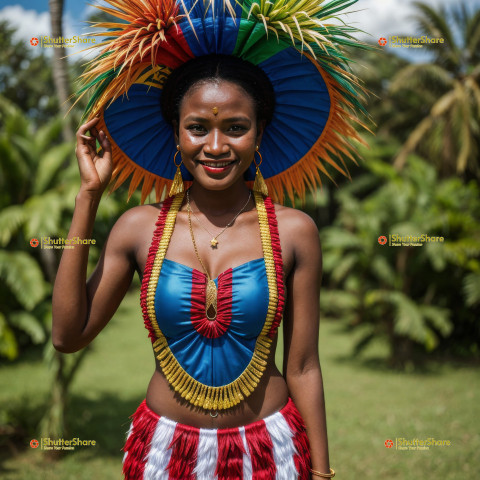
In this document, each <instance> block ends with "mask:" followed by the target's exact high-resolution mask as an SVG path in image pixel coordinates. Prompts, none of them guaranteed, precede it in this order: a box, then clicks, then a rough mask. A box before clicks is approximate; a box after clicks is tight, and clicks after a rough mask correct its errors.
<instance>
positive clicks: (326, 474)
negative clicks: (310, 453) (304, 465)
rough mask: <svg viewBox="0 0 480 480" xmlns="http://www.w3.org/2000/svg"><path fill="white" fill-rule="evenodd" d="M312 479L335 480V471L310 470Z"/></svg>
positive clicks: (331, 469) (330, 469) (328, 469)
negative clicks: (326, 479)
mask: <svg viewBox="0 0 480 480" xmlns="http://www.w3.org/2000/svg"><path fill="white" fill-rule="evenodd" d="M310 474H311V478H312V479H316V478H333V477H334V476H335V470H334V469H333V468H327V469H323V470H315V469H313V468H311V469H310Z"/></svg>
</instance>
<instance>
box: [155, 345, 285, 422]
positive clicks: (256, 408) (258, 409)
mask: <svg viewBox="0 0 480 480" xmlns="http://www.w3.org/2000/svg"><path fill="white" fill-rule="evenodd" d="M275 346H276V341H275V342H274V343H273V344H272V351H271V353H270V356H269V359H268V362H267V367H266V369H265V371H264V373H263V376H262V378H261V380H260V383H259V384H258V386H257V387H256V388H255V390H254V391H253V392H252V393H251V394H250V396H248V397H246V398H245V399H244V400H243V401H241V402H240V403H239V404H238V405H235V406H234V407H232V408H229V409H227V410H217V411H215V410H205V409H203V408H199V407H195V406H194V405H192V404H190V403H189V402H188V401H186V400H184V399H183V398H181V396H180V395H179V394H178V393H176V392H175V390H174V389H173V388H172V387H171V386H170V385H169V383H168V381H167V379H166V378H165V376H164V375H163V373H162V371H161V368H160V366H159V365H158V362H157V369H156V370H155V372H154V374H153V376H152V378H151V380H150V383H149V385H148V390H147V397H146V402H147V405H148V407H149V408H150V409H151V410H153V411H154V412H155V413H156V414H157V415H160V416H165V417H167V418H169V419H171V420H174V421H176V422H179V423H183V424H186V425H190V426H192V427H197V428H234V427H239V426H242V425H247V424H249V423H252V422H255V421H257V420H261V419H263V418H265V417H268V416H269V415H271V414H273V413H275V412H278V411H279V410H281V409H282V408H283V407H284V406H285V405H286V403H287V401H288V389H287V384H286V382H285V379H284V378H283V376H282V374H281V373H280V371H279V370H278V368H277V367H276V365H275V361H274V358H275V353H274V352H275ZM217 413H218V415H217Z"/></svg>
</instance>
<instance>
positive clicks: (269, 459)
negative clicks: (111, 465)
mask: <svg viewBox="0 0 480 480" xmlns="http://www.w3.org/2000/svg"><path fill="white" fill-rule="evenodd" d="M131 418H132V423H131V426H130V430H129V432H128V437H127V441H126V443H125V446H124V448H123V451H124V452H125V455H124V457H123V473H124V475H125V479H126V480H140V479H148V480H151V479H152V480H153V479H155V480H309V479H310V473H309V469H310V466H311V463H310V450H309V443H308V438H307V434H306V432H305V424H304V422H303V419H302V417H301V415H300V413H299V411H298V410H297V408H296V407H295V404H294V403H293V400H292V399H291V398H289V400H288V403H287V404H286V405H285V407H283V408H282V409H281V410H280V411H278V412H276V413H274V414H272V415H269V416H268V417H266V418H264V419H263V420H258V421H256V422H254V423H251V424H249V425H246V426H243V427H238V428H224V429H214V428H195V427H191V426H189V425H183V424H181V423H177V422H175V421H173V420H170V419H168V418H166V417H160V416H159V415H157V414H156V413H155V412H153V411H152V410H150V408H149V407H148V406H147V404H146V402H145V400H144V401H143V402H142V403H141V404H140V406H139V407H138V409H137V411H136V412H135V413H134V414H133V415H132V417H131Z"/></svg>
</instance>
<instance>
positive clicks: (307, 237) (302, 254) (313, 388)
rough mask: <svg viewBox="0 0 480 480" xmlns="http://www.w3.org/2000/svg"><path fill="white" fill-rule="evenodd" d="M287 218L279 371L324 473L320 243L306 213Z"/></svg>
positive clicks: (314, 460) (315, 462)
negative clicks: (290, 262)
mask: <svg viewBox="0 0 480 480" xmlns="http://www.w3.org/2000/svg"><path fill="white" fill-rule="evenodd" d="M290 223H291V224H290V228H289V230H290V231H292V232H295V242H294V243H293V244H294V256H295V263H294V266H293V269H292V272H291V273H290V275H289V276H288V279H287V302H286V310H285V315H284V344H285V346H284V368H283V372H284V376H285V379H286V382H287V385H288V389H289V391H290V395H291V397H292V398H293V401H294V402H295V404H296V405H297V407H298V410H299V411H300V413H301V415H302V417H303V419H304V421H305V425H306V427H307V435H308V439H309V441H310V449H311V458H312V468H313V469H314V470H317V471H320V472H324V473H328V472H329V468H330V464H329V455H328V439H327V425H326V416H325V399H324V392H323V380H322V372H321V368H320V360H319V355H318V333H319V296H320V283H321V277H322V254H321V247H320V241H319V237H318V230H317V227H316V225H315V223H314V222H313V220H312V219H311V218H310V217H308V216H307V215H305V214H303V213H301V212H296V215H295V219H292V221H291V222H290ZM312 478H314V477H312ZM315 478H316V477H315Z"/></svg>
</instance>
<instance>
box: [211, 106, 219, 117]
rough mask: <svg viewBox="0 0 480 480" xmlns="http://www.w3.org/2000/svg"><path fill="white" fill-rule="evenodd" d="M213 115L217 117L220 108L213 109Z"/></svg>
mask: <svg viewBox="0 0 480 480" xmlns="http://www.w3.org/2000/svg"><path fill="white" fill-rule="evenodd" d="M212 113H213V114H214V115H217V114H218V107H213V108H212Z"/></svg>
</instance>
